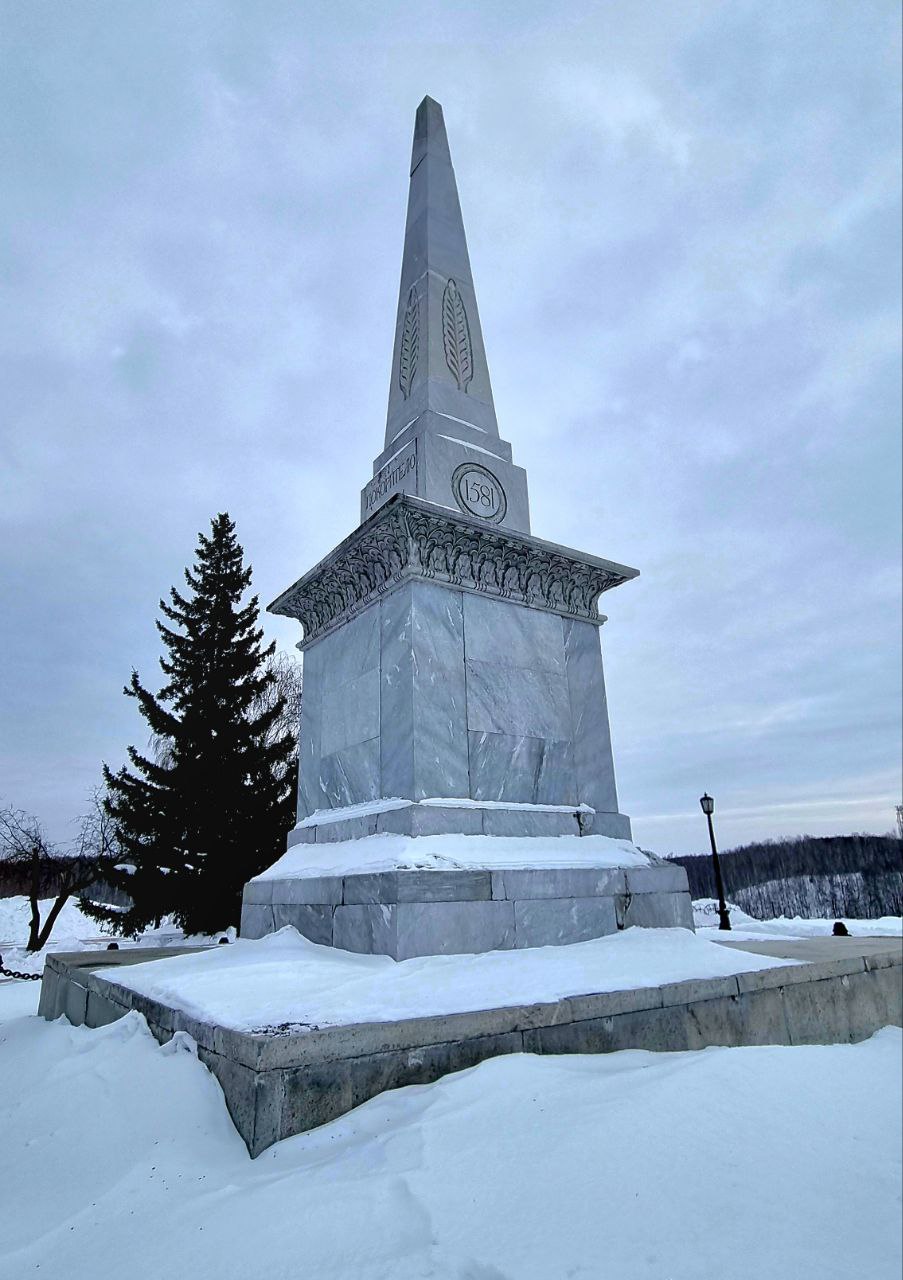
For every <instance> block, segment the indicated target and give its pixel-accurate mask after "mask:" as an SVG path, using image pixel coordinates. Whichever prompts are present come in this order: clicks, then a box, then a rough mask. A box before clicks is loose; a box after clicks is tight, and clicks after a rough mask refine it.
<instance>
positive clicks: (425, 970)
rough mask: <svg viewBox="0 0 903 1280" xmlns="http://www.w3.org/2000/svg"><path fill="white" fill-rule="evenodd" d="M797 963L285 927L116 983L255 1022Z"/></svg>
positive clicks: (670, 937) (680, 934) (701, 946)
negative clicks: (321, 941) (399, 940)
mask: <svg viewBox="0 0 903 1280" xmlns="http://www.w3.org/2000/svg"><path fill="white" fill-rule="evenodd" d="M794 963H799V962H798V961H788V960H777V959H773V958H771V957H767V956H759V955H753V954H752V953H751V952H748V951H736V950H734V949H733V948H728V947H721V946H719V945H718V944H717V943H716V942H711V941H704V940H703V939H701V938H697V937H696V935H695V934H693V933H690V932H689V930H687V929H627V930H625V931H624V932H623V933H617V934H612V935H610V936H608V937H605V938H594V939H592V940H591V941H590V942H578V943H573V944H571V945H570V946H562V947H536V948H524V949H522V950H513V951H488V952H483V953H482V954H480V955H446V956H416V957H414V958H413V959H411V960H393V959H392V958H391V957H390V956H384V955H356V954H354V953H353V952H351V951H340V950H338V949H337V948H335V947H321V946H317V945H316V943H313V942H309V941H308V940H307V939H306V938H302V937H301V935H300V934H299V933H298V932H297V931H296V930H295V929H292V928H285V929H280V930H279V932H278V933H274V934H270V935H269V936H268V937H266V938H261V939H260V940H259V941H256V942H247V941H243V940H242V939H239V941H238V942H237V943H236V944H235V946H233V947H217V948H215V949H214V950H211V951H205V952H201V953H200V954H198V955H186V956H178V957H174V958H173V959H171V960H167V961H166V962H165V964H164V963H157V962H153V961H152V962H150V963H148V964H139V965H129V966H125V967H123V968H122V969H119V970H117V972H116V974H115V981H116V982H117V983H119V984H120V985H121V986H124V987H128V988H130V989H131V990H132V991H137V992H140V993H141V994H142V995H145V996H149V997H150V998H151V999H153V1000H158V1001H159V1002H160V1003H162V1004H165V1005H169V1006H170V1007H173V1008H177V1009H182V1010H184V1011H185V1012H186V1013H187V1014H189V1015H190V1016H191V1017H193V1018H197V1019H199V1020H200V1021H203V1022H213V1023H216V1024H217V1025H219V1026H222V1027H230V1028H232V1029H234V1030H236V1031H253V1030H256V1029H258V1028H264V1027H272V1026H285V1025H286V1024H289V1025H299V1024H304V1025H307V1026H310V1025H314V1026H317V1027H327V1026H341V1025H347V1024H351V1023H360V1022H394V1021H396V1020H398V1019H401V1018H419V1017H427V1016H430V1015H436V1014H448V1013H464V1012H470V1011H472V1010H475V1009H497V1008H505V1007H509V1006H511V1005H522V1004H534V1003H540V1002H545V1001H553V1000H559V999H561V998H562V997H564V996H575V995H587V994H591V993H595V992H600V991H624V990H631V989H633V988H635V987H657V986H661V985H662V984H663V983H666V982H681V981H683V980H685V979H689V978H715V977H724V976H726V975H728V974H732V973H747V972H750V971H751V970H754V969H770V968H776V967H779V966H781V965H785V964H794ZM104 976H107V977H109V976H110V974H109V973H108V972H107V973H105V974H104Z"/></svg>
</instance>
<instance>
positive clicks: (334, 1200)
mask: <svg viewBox="0 0 903 1280" xmlns="http://www.w3.org/2000/svg"><path fill="white" fill-rule="evenodd" d="M35 985H37V984H35ZM4 997H5V993H4V991H3V990H2V989H0V1009H2V1005H3V1003H4ZM900 1069H901V1034H900V1032H899V1031H898V1030H895V1029H888V1030H885V1031H883V1032H881V1033H879V1035H877V1036H875V1037H874V1038H873V1039H872V1040H870V1041H868V1042H866V1043H865V1044H861V1045H854V1046H849V1045H845V1046H827V1047H812V1048H778V1047H775V1048H749V1049H708V1050H705V1051H703V1052H698V1053H679V1054H649V1053H645V1052H639V1051H634V1052H628V1053H618V1054H611V1055H606V1056H600V1057H589V1056H588V1057H582V1056H578V1057H566V1058H565V1057H562V1058H535V1057H530V1056H517V1057H505V1058H496V1059H493V1060H491V1061H488V1062H485V1063H483V1064H482V1065H480V1066H479V1067H476V1068H474V1069H472V1070H470V1071H465V1072H462V1073H460V1074H458V1075H454V1076H449V1077H446V1078H445V1079H443V1080H441V1081H439V1082H438V1083H436V1084H433V1085H425V1086H420V1087H416V1088H408V1089H403V1090H398V1091H395V1092H392V1093H387V1094H383V1095H381V1096H380V1097H378V1098H375V1099H374V1100H373V1101H371V1102H369V1103H367V1104H366V1105H365V1106H363V1107H361V1108H359V1109H358V1110H356V1111H354V1112H352V1113H350V1114H349V1115H347V1116H344V1117H343V1118H342V1119H341V1120H338V1121H336V1122H334V1123H332V1124H330V1125H326V1126H324V1127H323V1128H322V1129H319V1130H315V1131H314V1132H312V1133H307V1134H302V1135H299V1136H298V1137H295V1138H291V1139H289V1140H287V1141H285V1142H282V1143H279V1144H277V1146H275V1147H273V1148H271V1149H270V1150H269V1151H267V1152H265V1153H264V1155H262V1156H260V1157H259V1158H258V1159H257V1160H256V1161H253V1162H252V1161H250V1160H249V1159H248V1157H247V1155H246V1153H245V1149H244V1147H243V1145H242V1143H241V1141H240V1139H239V1138H238V1136H237V1134H236V1133H235V1131H234V1130H233V1128H232V1126H231V1124H230V1122H229V1120H228V1117H227V1115H226V1111H225V1107H224V1105H223V1101H222V1095H221V1094H220V1091H219V1088H218V1086H217V1085H216V1083H215V1081H214V1080H213V1078H212V1077H211V1076H210V1075H209V1074H208V1073H207V1071H206V1070H205V1069H204V1068H203V1067H202V1066H201V1065H200V1064H199V1063H198V1061H197V1060H196V1058H195V1057H194V1056H193V1055H192V1053H191V1051H190V1046H187V1045H186V1044H185V1043H184V1041H183V1042H181V1043H180V1042H179V1041H178V1040H177V1041H174V1042H173V1043H172V1044H171V1045H169V1046H167V1047H165V1048H162V1049H161V1048H160V1047H159V1046H157V1044H156V1042H155V1041H154V1040H153V1039H152V1038H151V1036H150V1035H149V1033H148V1032H147V1030H146V1027H145V1026H144V1024H143V1022H142V1021H141V1019H140V1018H139V1017H138V1016H137V1015H135V1014H130V1015H129V1016H128V1017H127V1018H125V1019H123V1020H122V1021H120V1022H118V1023H115V1024H113V1025H112V1026H108V1027H105V1028H103V1029H101V1030H98V1031H88V1030H85V1029H83V1028H78V1029H75V1028H72V1027H69V1026H68V1024H66V1023H65V1022H59V1023H56V1024H53V1025H48V1024H47V1023H44V1022H42V1021H39V1020H38V1019H36V1018H22V1019H19V1020H16V1021H11V1022H7V1023H6V1024H5V1025H3V1026H0V1133H2V1134H3V1141H2V1143H0V1186H2V1188H3V1195H2V1197H0V1206H2V1207H0V1277H2V1278H3V1280H22V1277H27V1276H31V1275H35V1276H38V1277H42V1278H44V1280H46V1278H47V1277H51V1278H52V1280H114V1277H115V1278H116V1280H119V1278H120V1277H122V1276H124V1275H127V1276H128V1277H129V1278H130V1280H151V1278H153V1280H158V1278H159V1277H160V1276H161V1275H165V1276H177V1277H180V1278H181V1277H183V1276H184V1277H186V1278H187V1277H191V1280H214V1278H215V1280H239V1278H240V1280H257V1278H258V1277H267V1280H288V1278H289V1277H291V1280H298V1278H299V1277H301V1278H306V1277H310V1278H311V1280H415V1278H416V1280H428V1278H430V1280H565V1277H568V1278H573V1280H589V1278H591V1277H592V1278H595V1277H612V1278H615V1277H616V1278H617V1280H704V1278H705V1277H713V1278H715V1277H717V1280H765V1278H766V1277H767V1280H807V1278H808V1277H812V1278H813V1280H816V1278H817V1280H833V1278H835V1277H836V1280H840V1278H841V1277H843V1280H849V1277H851V1276H857V1277H858V1276H868V1277H869V1280H891V1278H893V1280H898V1278H899V1274H900V1262H901V1240H900V1175H901V1168H900V1165H901V1160H900V1087H899V1084H900Z"/></svg>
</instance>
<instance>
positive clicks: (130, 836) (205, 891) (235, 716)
mask: <svg viewBox="0 0 903 1280" xmlns="http://www.w3.org/2000/svg"><path fill="white" fill-rule="evenodd" d="M185 581H186V583H187V585H188V588H189V592H188V593H187V594H186V595H184V596H183V595H182V594H180V593H179V592H178V591H176V589H175V588H174V587H173V588H172V589H171V591H170V603H169V604H167V603H166V602H165V601H163V600H161V601H160V609H161V611H162V613H163V615H164V617H165V618H166V619H167V621H168V623H169V624H172V625H167V622H158V623H157V629H158V630H159V632H160V635H161V636H162V638H163V643H164V645H165V646H166V650H167V656H166V657H161V659H160V665H161V667H162V668H163V671H164V673H165V675H166V677H167V683H166V684H165V685H164V686H163V688H162V689H160V691H159V693H158V694H156V695H154V694H153V693H151V692H150V690H148V689H147V688H145V686H144V685H143V684H142V683H141V681H140V680H139V678H138V674H137V672H135V671H133V672H132V678H131V682H130V684H129V685H127V686H126V688H125V690H124V692H125V693H126V694H127V695H128V696H129V697H131V698H135V699H136V701H137V703H138V709H139V711H140V712H141V715H142V716H143V717H144V719H145V720H146V721H147V723H148V725H149V726H150V730H151V734H152V735H153V737H152V740H153V741H154V742H155V743H156V744H157V746H158V749H157V751H156V753H155V754H156V759H151V758H149V757H148V756H146V755H142V754H141V753H140V752H139V751H137V750H136V749H135V748H134V747H129V758H130V760H131V766H132V767H131V768H128V767H123V768H122V769H120V770H119V771H118V772H117V773H114V772H113V771H112V770H111V769H110V768H109V767H108V766H106V765H104V777H105V780H106V787H107V791H106V797H105V808H106V810H107V813H108V814H109V816H110V817H111V818H112V820H113V822H114V824H115V828H116V832H117V835H118V838H119V845H120V849H121V853H120V861H119V863H118V866H117V867H116V868H112V869H110V871H109V872H108V874H107V876H106V878H107V879H108V880H109V881H110V882H111V883H112V884H114V885H115V886H116V887H119V888H122V889H124V890H125V891H126V892H127V893H128V894H129V895H130V897H131V898H132V902H133V905H132V906H131V907H130V908H129V909H128V910H126V911H125V912H124V913H123V912H122V911H116V910H115V909H109V908H104V907H100V906H94V907H93V908H92V914H94V915H95V917H96V918H99V919H104V920H108V921H112V922H113V923H114V924H115V925H116V927H117V928H118V929H119V931H120V932H121V933H124V934H134V933H136V932H138V931H139V930H141V929H143V928H146V927H147V926H148V925H149V924H152V923H153V924H159V922H160V920H161V918H162V917H163V916H164V915H172V916H173V917H174V918H175V920H176V922H177V923H178V924H179V925H181V926H182V927H183V928H184V929H185V931H186V932H188V933H212V932H215V931H217V930H220V929H224V928H226V927H227V926H228V925H230V924H237V923H238V920H239V914H240V909H241V890H242V886H243V885H244V883H245V881H246V880H248V879H250V878H251V876H254V875H256V874H257V873H258V872H260V871H262V870H263V869H264V868H265V867H266V866H269V865H270V864H271V863H272V862H273V861H275V859H276V858H277V857H278V856H279V854H280V853H281V851H282V842H283V839H284V835H285V832H286V829H287V828H288V827H290V826H291V823H292V810H293V801H294V795H293V790H294V789H293V786H292V780H293V770H292V769H291V768H290V763H289V762H290V757H291V756H292V748H293V742H292V736H291V735H290V734H288V735H283V736H279V734H278V723H279V721H280V717H282V716H283V712H284V710H285V703H284V700H283V699H282V698H281V697H276V698H275V699H274V698H273V697H272V696H269V697H267V696H265V695H267V694H268V693H270V692H271V690H270V686H271V685H272V684H273V681H274V676H273V673H272V671H271V670H270V669H269V667H268V664H267V659H268V658H269V657H270V655H271V654H272V653H273V650H274V648H275V644H270V645H269V646H268V647H265V648H264V647H261V641H262V638H263V632H262V631H261V630H260V629H259V628H258V626H257V623H258V616H259V611H258V602H257V597H256V596H254V597H253V598H252V599H251V600H250V601H249V602H248V603H247V604H246V605H244V607H242V606H241V603H240V602H241V597H242V595H243V594H244V592H245V590H246V589H247V587H248V585H249V584H250V581H251V570H250V568H245V567H244V564H243V551H242V548H241V546H240V545H239V543H238V541H237V539H236V537H235V525H234V524H233V522H232V521H231V520H230V519H229V516H228V515H226V514H220V515H218V516H217V517H216V519H215V520H213V521H212V532H211V536H210V537H209V538H208V537H205V536H204V535H203V534H200V535H199V541H198V548H197V552H196V563H195V565H194V568H193V570H189V569H186V570H185Z"/></svg>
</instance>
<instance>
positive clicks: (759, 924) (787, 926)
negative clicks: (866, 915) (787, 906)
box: [693, 898, 903, 941]
mask: <svg viewBox="0 0 903 1280" xmlns="http://www.w3.org/2000/svg"><path fill="white" fill-rule="evenodd" d="M727 905H728V909H729V911H730V917H731V934H732V935H733V936H734V937H736V938H737V940H738V941H743V940H749V941H766V940H768V939H769V938H825V937H828V936H829V935H830V934H831V933H832V932H833V930H834V919H835V917H832V918H831V919H830V920H821V919H807V918H805V917H803V916H793V917H791V918H788V917H786V916H778V917H777V918H776V919H774V920H757V919H756V918H755V916H748V915H747V914H746V912H745V911H741V909H740V908H739V907H738V906H736V905H735V904H734V903H733V902H729V903H728V904H727ZM836 918H837V919H841V918H842V919H843V923H844V924H845V925H846V926H847V929H848V930H849V932H850V934H851V935H853V936H854V937H879V936H880V937H899V936H900V934H901V933H903V916H881V917H879V918H878V919H875V920H856V919H851V918H850V917H849V916H844V917H839V916H838V917H836ZM693 923H694V924H695V925H696V928H697V929H698V930H701V931H702V935H703V937H710V936H712V935H711V934H710V933H709V930H710V929H714V930H716V932H717V930H718V903H717V901H716V900H715V899H714V898H695V899H694V900H693Z"/></svg>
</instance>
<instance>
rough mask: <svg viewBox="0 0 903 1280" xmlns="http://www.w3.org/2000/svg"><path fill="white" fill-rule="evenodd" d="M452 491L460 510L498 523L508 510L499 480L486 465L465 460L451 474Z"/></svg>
mask: <svg viewBox="0 0 903 1280" xmlns="http://www.w3.org/2000/svg"><path fill="white" fill-rule="evenodd" d="M452 493H453V494H454V496H455V501H456V502H457V504H458V506H459V507H460V508H461V510H462V511H466V512H467V513H468V514H469V515H472V516H477V517H478V518H479V519H480V520H491V521H492V522H493V523H494V524H498V523H499V522H500V521H502V520H504V518H505V512H506V511H507V510H508V499H507V498H506V497H505V490H504V489H503V488H502V486H501V482H500V481H499V480H498V478H497V477H496V476H494V475H493V474H492V472H491V471H490V470H489V469H488V467H483V466H480V465H479V463H476V462H465V463H463V464H462V465H461V466H460V467H458V468H456V470H455V473H454V475H453V476H452Z"/></svg>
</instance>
